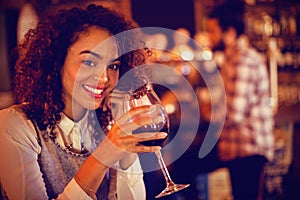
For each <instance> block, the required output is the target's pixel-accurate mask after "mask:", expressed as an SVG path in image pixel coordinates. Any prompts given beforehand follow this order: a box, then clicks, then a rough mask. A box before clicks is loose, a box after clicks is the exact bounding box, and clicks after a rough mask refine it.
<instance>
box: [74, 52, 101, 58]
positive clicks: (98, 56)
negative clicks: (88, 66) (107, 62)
mask: <svg viewBox="0 0 300 200" xmlns="http://www.w3.org/2000/svg"><path fill="white" fill-rule="evenodd" d="M85 53H87V54H91V55H93V56H95V57H96V58H99V59H102V56H101V55H99V54H97V53H95V52H93V51H90V50H84V51H81V52H80V53H79V54H85Z"/></svg>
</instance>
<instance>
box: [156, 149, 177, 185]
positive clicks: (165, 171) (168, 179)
mask: <svg viewBox="0 0 300 200" xmlns="http://www.w3.org/2000/svg"><path fill="white" fill-rule="evenodd" d="M155 154H156V156H157V159H158V163H159V165H160V168H161V169H162V172H163V174H164V177H165V179H166V182H167V186H168V185H170V184H171V185H172V184H174V182H173V181H172V179H171V176H170V174H169V171H168V169H167V166H166V164H165V162H164V160H163V157H162V155H161V151H160V150H158V151H156V152H155Z"/></svg>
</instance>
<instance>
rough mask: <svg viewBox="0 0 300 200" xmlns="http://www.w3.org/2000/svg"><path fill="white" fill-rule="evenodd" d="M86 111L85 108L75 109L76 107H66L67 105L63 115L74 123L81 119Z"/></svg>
mask: <svg viewBox="0 0 300 200" xmlns="http://www.w3.org/2000/svg"><path fill="white" fill-rule="evenodd" d="M86 111H87V109H85V108H76V106H71V107H68V106H67V105H66V107H65V109H64V110H63V112H64V114H65V115H66V116H67V117H69V118H70V119H72V120H73V121H75V122H76V121H79V120H80V119H82V117H83V116H84V115H85V113H86Z"/></svg>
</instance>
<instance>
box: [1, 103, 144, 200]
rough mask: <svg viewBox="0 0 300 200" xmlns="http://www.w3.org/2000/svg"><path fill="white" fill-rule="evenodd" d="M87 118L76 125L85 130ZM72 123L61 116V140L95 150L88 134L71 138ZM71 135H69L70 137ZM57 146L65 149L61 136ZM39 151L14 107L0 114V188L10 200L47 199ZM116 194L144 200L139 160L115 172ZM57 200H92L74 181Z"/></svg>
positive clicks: (28, 126)
mask: <svg viewBox="0 0 300 200" xmlns="http://www.w3.org/2000/svg"><path fill="white" fill-rule="evenodd" d="M87 116H88V114H86V115H85V117H84V118H83V119H82V120H81V121H80V122H77V123H78V124H80V127H81V128H83V129H85V128H87ZM74 124H75V123H74V122H73V121H72V120H71V119H69V118H67V117H66V116H63V118H62V120H61V122H60V123H59V125H58V127H59V128H60V129H62V130H63V131H61V133H64V137H65V138H68V139H70V141H69V142H71V143H74V142H76V141H77V144H75V143H74V146H75V148H80V147H79V146H76V145H80V144H81V143H84V144H85V147H86V148H87V149H88V150H91V149H94V148H95V146H94V145H95V144H93V142H92V141H91V138H90V134H85V135H84V137H83V135H81V134H77V135H76V134H75V135H72V134H73V133H72V129H73V126H74ZM70 134H71V135H70ZM57 142H58V143H59V144H60V145H61V146H63V147H64V145H65V143H64V142H63V139H62V135H60V136H59V137H58V138H57ZM40 152H41V147H40V145H39V143H38V140H37V134H36V131H35V129H34V127H33V124H32V123H31V122H30V120H27V119H26V118H25V117H24V115H23V114H22V113H20V112H18V111H17V110H16V109H14V108H13V107H9V108H6V109H3V110H0V160H1V165H0V186H1V189H3V190H4V191H5V192H6V194H7V196H8V197H9V199H48V197H47V193H46V187H45V183H44V181H43V177H42V173H41V171H40V169H39V164H38V154H39V153H40ZM116 176H117V182H116V192H117V196H118V199H121V200H123V199H126V200H127V199H128V200H130V199H132V200H140V199H145V196H146V195H145V185H144V181H143V171H142V169H141V165H140V162H139V159H137V160H136V161H135V162H134V163H133V164H132V165H131V166H130V167H129V168H128V169H126V170H121V169H118V171H117V175H116ZM58 199H75V200H76V199H91V198H90V197H89V196H88V195H87V194H86V193H85V192H84V191H83V190H82V189H81V187H80V186H79V185H78V184H77V182H76V181H75V180H74V178H73V179H72V180H71V181H70V182H69V183H68V184H67V186H66V187H65V189H64V191H63V193H61V194H60V195H59V196H58Z"/></svg>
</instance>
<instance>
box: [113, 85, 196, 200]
mask: <svg viewBox="0 0 300 200" xmlns="http://www.w3.org/2000/svg"><path fill="white" fill-rule="evenodd" d="M111 103H112V104H113V105H114V106H118V108H116V107H113V108H112V114H113V115H115V116H120V114H124V113H126V112H128V111H129V110H130V109H131V108H133V107H139V106H143V105H151V109H150V111H149V113H148V114H149V116H150V118H151V119H153V120H152V121H153V122H154V123H153V124H150V125H145V126H142V127H140V128H138V129H136V130H134V131H133V134H135V133H141V132H166V133H169V117H168V114H167V113H166V111H165V109H164V107H163V105H162V104H161V101H160V99H159V97H158V96H157V95H156V93H155V92H154V90H153V88H152V86H151V85H150V84H149V83H147V84H145V85H142V86H140V87H138V88H137V89H136V90H134V91H133V92H132V93H127V92H124V91H123V92H121V91H118V92H115V94H114V95H112V100H111ZM165 141H166V138H164V139H159V140H149V141H144V142H140V144H141V145H145V146H163V144H164V143H165ZM155 154H156V156H157V159H158V163H159V166H160V168H161V169H162V172H163V175H164V178H165V180H166V188H165V189H164V190H163V191H162V192H161V193H160V194H158V195H157V196H155V197H156V198H160V197H163V196H166V195H170V194H173V193H174V192H177V191H180V190H182V189H185V188H187V187H188V186H189V185H190V184H175V183H174V182H173V181H172V179H171V177H170V174H169V171H168V169H167V167H166V164H165V162H164V160H163V157H162V154H161V151H160V150H158V151H156V152H155Z"/></svg>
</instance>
